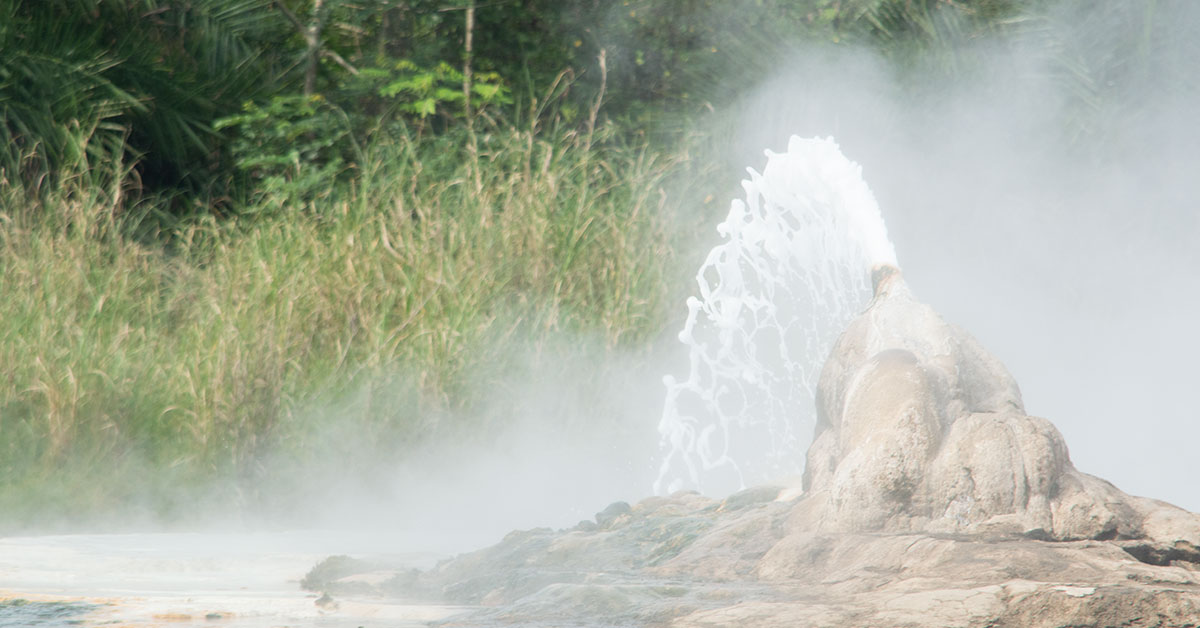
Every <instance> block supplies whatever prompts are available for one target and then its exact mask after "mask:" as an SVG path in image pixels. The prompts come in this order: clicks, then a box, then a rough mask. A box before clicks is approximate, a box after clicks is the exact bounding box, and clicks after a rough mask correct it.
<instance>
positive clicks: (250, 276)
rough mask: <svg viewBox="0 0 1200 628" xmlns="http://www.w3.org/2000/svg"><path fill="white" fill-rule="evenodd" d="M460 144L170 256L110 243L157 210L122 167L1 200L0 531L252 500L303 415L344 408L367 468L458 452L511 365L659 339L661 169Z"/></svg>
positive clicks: (499, 133)
mask: <svg viewBox="0 0 1200 628" xmlns="http://www.w3.org/2000/svg"><path fill="white" fill-rule="evenodd" d="M460 139H461V138H455V137H453V136H443V137H440V138H434V139H428V138H427V139H425V140H422V141H420V142H418V141H416V140H414V139H413V138H412V137H410V136H407V135H405V134H403V133H398V134H393V135H391V136H390V139H387V140H379V141H376V142H375V143H373V144H371V145H368V146H365V147H364V148H363V150H364V151H365V153H366V155H365V156H366V159H365V160H364V163H365V164H367V166H365V167H364V168H363V169H362V171H360V172H358V173H356V176H355V177H353V181H352V183H351V184H350V185H349V186H346V187H342V188H338V189H336V190H333V191H331V193H330V194H328V195H327V196H326V197H324V198H323V199H322V200H318V201H315V202H313V203H312V204H311V205H309V206H308V207H307V208H305V209H296V208H292V207H288V206H287V204H286V203H281V202H278V201H272V200H271V199H270V198H269V197H268V198H267V199H266V200H264V201H263V202H262V204H261V206H259V207H254V208H251V209H252V210H254V211H256V212H257V213H256V214H254V215H255V218H254V219H253V220H241V221H238V220H232V221H212V220H210V221H196V222H192V223H190V224H187V225H179V226H177V227H175V228H174V229H173V232H172V233H170V234H167V235H168V236H169V237H168V238H165V241H166V242H167V244H162V243H161V241H160V240H156V239H154V238H146V237H143V238H134V237H130V235H129V234H131V233H135V232H137V231H138V226H139V223H138V221H137V220H136V218H135V217H136V216H144V215H149V214H153V213H155V212H156V211H157V210H158V209H159V206H158V201H156V200H155V199H141V200H138V199H131V198H130V197H129V194H128V191H127V190H125V189H123V188H122V182H126V181H128V180H129V177H128V174H129V171H128V170H127V169H125V166H124V165H123V164H121V163H119V162H116V161H112V162H110V163H99V164H87V163H84V162H82V161H81V162H80V164H78V167H77V168H76V171H75V172H74V173H72V174H70V176H65V177H62V178H61V179H62V180H61V182H60V183H56V184H54V187H53V189H41V190H35V189H30V188H29V187H28V186H27V185H26V187H22V185H21V184H18V183H15V182H8V181H0V202H2V203H3V207H2V208H0V520H3V521H4V522H5V523H7V524H8V525H13V524H17V523H28V522H31V521H35V520H37V519H38V518H40V517H46V516H52V515H53V516H67V517H72V516H79V517H83V516H90V515H93V514H96V513H120V512H122V511H123V509H127V508H130V507H132V506H133V505H135V504H136V505H138V506H139V507H142V508H149V509H151V510H161V511H171V510H173V509H182V508H186V507H187V506H186V504H184V503H182V501H181V499H180V498H179V497H177V496H179V495H183V494H186V491H182V492H181V491H180V489H181V488H194V489H196V490H201V489H205V487H211V486H213V485H223V484H228V485H229V486H233V487H235V488H234V489H233V490H232V494H236V495H241V496H242V497H241V498H240V499H243V500H253V499H254V496H253V495H252V494H250V496H249V497H247V496H246V495H247V492H246V490H244V489H245V487H252V486H253V485H254V481H255V479H256V478H258V477H259V476H261V475H262V474H263V473H267V472H268V471H267V470H264V469H263V466H264V464H266V463H264V460H266V459H267V458H268V456H270V455H279V452H284V453H285V454H286V455H287V456H288V457H290V458H293V459H295V460H300V461H303V460H304V459H305V457H306V456H313V455H316V454H315V452H317V451H318V450H319V449H320V447H321V444H320V443H319V442H317V441H318V440H319V439H320V438H322V431H321V429H320V426H319V425H317V424H316V423H319V418H314V413H313V412H311V411H309V410H310V409H311V408H313V407H319V406H322V405H327V404H335V403H338V402H339V400H344V399H347V398H350V397H353V398H354V399H356V400H357V401H356V402H355V403H353V404H347V408H348V409H346V410H345V412H348V413H350V414H352V415H353V416H351V417H350V418H349V420H350V421H351V423H352V425H353V426H354V429H355V430H357V431H358V432H360V433H359V437H360V438H361V440H362V442H372V443H376V445H377V446H378V447H381V448H390V449H394V450H395V451H398V452H402V451H403V450H404V448H405V447H408V446H411V445H413V444H416V443H420V442H422V441H424V440H428V439H430V438H438V437H443V436H445V435H446V434H454V435H456V436H462V435H468V434H475V435H476V436H477V437H481V435H484V434H486V433H487V432H488V430H490V429H495V428H497V427H500V426H486V425H468V424H453V423H454V421H453V420H451V419H449V418H448V417H460V416H471V413H467V412H460V411H461V410H463V409H466V408H469V407H470V406H471V405H472V404H477V403H481V399H482V397H481V395H480V393H479V391H480V390H486V388H487V386H488V382H489V381H491V380H496V381H498V380H499V378H500V377H501V375H502V374H503V373H505V372H506V371H507V370H509V369H511V368H514V364H513V362H514V360H516V359H517V358H516V357H515V356H517V355H519V354H525V353H528V352H529V351H532V352H534V353H536V352H538V351H539V350H542V349H545V348H546V347H550V346H554V345H556V344H558V343H560V342H561V341H562V339H563V338H572V337H580V338H582V337H587V338H589V339H591V340H595V341H596V342H598V343H599V344H600V345H601V346H603V347H607V348H608V349H610V350H616V349H627V348H631V347H638V346H641V345H643V344H644V343H645V341H646V340H648V339H649V338H652V337H653V336H655V335H656V334H658V333H659V332H660V331H661V329H662V327H663V325H664V324H665V322H666V319H667V316H668V309H667V305H668V304H667V295H668V294H670V293H671V291H672V290H671V289H670V287H669V286H668V282H669V281H670V277H669V275H668V271H667V269H668V268H669V263H670V260H671V259H672V257H673V255H674V248H673V246H672V241H671V238H670V237H669V235H668V230H667V228H666V224H667V223H666V220H667V216H668V215H669V214H670V212H671V205H672V202H673V200H672V196H671V195H670V194H668V191H667V190H668V186H667V179H668V177H669V176H670V175H671V173H672V172H673V171H675V169H677V167H678V165H679V164H678V163H677V161H675V160H673V159H672V158H670V157H668V156H665V155H664V154H663V153H661V152H656V151H653V150H650V149H649V148H648V147H646V146H644V145H621V144H619V143H616V142H612V141H607V142H598V143H597V144H596V145H593V141H592V139H591V138H583V137H580V136H577V135H575V134H573V133H571V132H568V131H550V132H541V133H538V132H534V131H523V130H516V129H511V128H508V129H495V130H493V131H492V132H490V133H481V134H480V135H479V138H478V150H479V159H478V160H474V159H471V158H469V155H468V153H467V151H466V149H465V148H464V147H465V142H462V141H459V140H460ZM97 173H99V174H97ZM141 224H143V225H144V224H147V223H141ZM518 346H519V347H522V349H521V351H516V350H515V347H518ZM458 422H459V423H462V421H461V420H459V421H458ZM448 423H449V424H448ZM0 525H3V524H0Z"/></svg>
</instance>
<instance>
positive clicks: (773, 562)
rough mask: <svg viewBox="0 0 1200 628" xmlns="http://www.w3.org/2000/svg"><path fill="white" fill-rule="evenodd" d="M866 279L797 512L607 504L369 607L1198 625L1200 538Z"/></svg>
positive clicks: (557, 614) (776, 496)
mask: <svg viewBox="0 0 1200 628" xmlns="http://www.w3.org/2000/svg"><path fill="white" fill-rule="evenodd" d="M874 279H875V285H876V289H875V297H874V300H873V301H872V302H871V304H870V306H869V307H868V308H867V309H866V311H865V312H863V313H862V314H861V315H860V316H859V317H858V318H857V319H856V320H854V321H853V322H852V323H851V324H850V325H849V327H848V328H847V329H846V331H845V333H844V334H843V335H842V336H841V337H840V338H839V340H838V341H837V343H836V346H835V348H834V350H833V352H832V355H831V356H830V357H829V359H828V361H827V363H826V365H825V368H824V371H823V373H822V377H821V381H820V390H819V399H818V425H817V428H816V434H815V438H814V440H813V443H812V446H811V448H810V449H809V452H808V458H807V461H806V470H805V473H804V477H803V487H802V489H803V490H802V491H797V490H795V488H780V487H757V488H753V489H749V490H747V491H743V492H741V493H737V494H735V495H732V496H730V497H728V498H726V499H724V500H721V501H718V500H713V499H709V498H706V497H703V496H701V495H698V494H695V493H687V492H683V493H678V494H675V495H672V496H670V497H653V498H650V499H647V500H644V501H642V502H640V503H638V504H635V505H633V506H629V505H628V504H623V503H618V504H614V505H613V506H610V507H609V508H607V509H605V510H604V511H602V512H601V513H600V514H599V515H597V520H596V522H590V521H589V522H583V523H581V524H580V525H579V526H577V527H575V528H573V529H570V530H560V531H552V530H548V529H542V530H531V531H526V532H514V533H512V534H510V535H509V536H508V537H506V538H505V539H504V540H503V541H502V542H501V543H499V544H497V545H496V546H494V547H491V548H487V549H484V550H480V551H478V552H474V553H471V554H466V555H464V556H460V557H457V558H454V559H451V560H448V561H445V562H443V563H442V564H440V565H439V566H438V567H436V568H435V569H432V570H429V571H427V572H423V573H422V572H412V571H403V570H397V571H394V572H392V573H390V576H389V578H384V580H386V582H385V584H382V585H380V586H378V587H376V588H375V590H374V593H375V594H380V595H388V596H393V597H400V598H405V599H408V600H423V601H437V602H440V603H454V604H464V605H469V606H470V608H471V609H472V610H470V612H467V613H466V614H464V615H461V616H459V617H457V618H455V619H453V620H451V621H450V622H449V623H451V624H456V625H498V624H500V625H504V624H513V625H518V624H528V623H541V624H546V625H550V624H555V625H562V624H574V625H587V626H602V625H670V626H675V627H677V628H684V627H693V626H694V627H701V626H734V625H736V626H831V627H832V626H859V625H863V626H865V625H871V626H897V627H899V626H964V627H976V626H978V627H984V626H987V627H1013V628H1016V627H1025V626H1036V627H1047V628H1049V627H1052V626H1171V627H1193V628H1194V627H1196V626H1200V547H1198V546H1200V517H1197V516H1196V515H1194V514H1192V513H1189V512H1187V511H1184V510H1181V509H1179V508H1176V507H1174V506H1171V505H1169V504H1165V503H1162V502H1158V501H1154V500H1149V499H1144V498H1137V497H1131V496H1129V495H1126V494H1125V493H1122V492H1121V491H1119V490H1117V489H1116V488H1115V487H1114V486H1112V485H1111V484H1109V483H1108V482H1105V481H1103V480H1101V479H1099V478H1095V477H1092V476H1090V475H1087V474H1084V473H1080V472H1079V471H1077V470H1076V469H1075V468H1074V466H1073V465H1072V464H1071V461H1070V458H1069V456H1068V454H1067V448H1066V445H1065V444H1064V443H1063V439H1062V436H1061V435H1060V434H1059V432H1058V430H1057V429H1055V428H1054V426H1053V425H1052V424H1050V422H1049V421H1046V420H1045V419H1039V418H1035V417H1031V416H1028V415H1026V414H1025V411H1024V407H1023V404H1022V402H1021V394H1020V391H1019V390H1018V388H1017V384H1016V382H1015V381H1014V380H1013V378H1012V376H1011V375H1009V373H1008V372H1007V370H1006V369H1005V368H1004V366H1003V365H1002V364H1000V362H999V361H998V360H996V358H994V357H993V356H991V355H990V354H989V353H988V352H987V351H986V350H984V349H983V348H982V347H981V346H980V345H979V344H978V343H977V342H976V341H975V340H974V339H973V338H971V336H969V335H968V334H967V333H965V332H964V331H962V330H960V329H958V328H956V327H954V326H952V325H949V324H947V323H946V322H945V321H943V320H942V318H941V317H940V316H939V315H938V314H937V313H936V312H934V311H933V309H931V308H930V307H929V306H927V305H924V304H922V303H920V302H918V301H917V300H916V299H914V298H913V296H912V294H911V293H910V292H909V289H908V287H907V286H906V285H905V283H904V281H903V278H902V277H901V276H900V273H899V271H898V270H896V269H895V268H892V267H881V268H879V269H877V271H876V273H875V277H874ZM314 573H316V572H314ZM384 575H389V574H387V573H385V574H384ZM306 581H308V582H309V584H310V586H311V587H312V588H313V589H315V590H319V591H323V592H326V593H333V594H334V595H339V594H345V593H348V592H352V591H360V592H361V586H362V582H363V581H364V580H363V578H361V577H358V578H354V579H353V580H349V581H343V580H324V581H322V580H321V579H320V578H317V577H314V578H313V579H310V580H306ZM371 581H374V582H379V581H381V580H380V579H379V578H375V579H373V580H371ZM350 585H353V586H350ZM354 587H359V588H357V589H356V588H354Z"/></svg>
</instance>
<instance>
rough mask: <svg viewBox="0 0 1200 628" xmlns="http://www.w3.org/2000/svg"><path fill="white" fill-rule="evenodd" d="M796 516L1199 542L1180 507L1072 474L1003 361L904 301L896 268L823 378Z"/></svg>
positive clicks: (881, 280) (1058, 438)
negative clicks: (800, 507)
mask: <svg viewBox="0 0 1200 628" xmlns="http://www.w3.org/2000/svg"><path fill="white" fill-rule="evenodd" d="M817 417H818V418H817V428H816V434H815V437H814V441H813V444H812V446H811V448H810V449H809V452H808V459H807V461H806V469H805V474H804V491H805V497H804V501H805V502H807V503H806V504H805V507H804V509H803V516H804V517H805V518H807V523H809V524H810V525H811V526H813V527H815V529H817V530H821V531H843V532H861V531H886V532H901V531H903V532H917V531H922V532H933V533H957V534H974V533H1015V534H1024V535H1026V536H1029V537H1032V538H1047V539H1054V540H1060V541H1061V540H1075V539H1096V540H1109V539H1142V538H1150V539H1155V540H1160V541H1170V542H1175V541H1183V542H1185V543H1189V544H1191V545H1192V546H1200V525H1198V524H1197V522H1196V520H1195V518H1194V517H1193V516H1192V515H1191V514H1190V513H1187V512H1186V511H1183V510H1180V509H1177V508H1174V507H1171V506H1168V505H1165V504H1162V503H1160V502H1154V501H1150V500H1145V499H1139V498H1134V497H1131V496H1129V495H1126V494H1124V493H1122V492H1121V491H1119V490H1117V489H1116V488H1115V487H1113V485H1111V484H1109V483H1108V482H1105V481H1103V480H1101V479H1099V478H1096V477H1093V476H1090V475H1087V474H1085V473H1080V472H1079V471H1077V470H1076V469H1075V468H1074V466H1073V465H1072V464H1071V461H1070V458H1069V457H1068V455H1067V446H1066V444H1065V443H1064V442H1063V438H1062V435H1061V434H1059V432H1058V430H1057V429H1055V427H1054V426H1053V425H1052V424H1051V423H1050V422H1049V421H1047V420H1045V419H1040V418H1036V417H1031V416H1028V415H1026V414H1025V410H1024V406H1023V404H1022V402H1021V393H1020V390H1019V389H1018V388H1017V383H1016V382H1015V381H1014V380H1013V378H1012V376H1011V375H1009V373H1008V371H1007V370H1006V369H1005V368H1004V365H1003V364H1001V363H1000V361H999V360H997V359H996V358H995V357H993V356H992V355H991V354H990V353H988V352H987V351H986V350H985V349H984V348H983V347H982V346H980V345H979V343H978V342H976V341H975V339H974V338H972V337H971V336H970V335H969V334H967V333H966V332H965V331H963V330H961V329H959V328H957V327H954V326H952V325H949V324H947V323H946V322H945V321H943V320H942V318H941V317H940V316H939V315H938V314H937V312H935V311H934V310H933V308H931V307H929V306H928V305H925V304H923V303H921V302H919V301H917V300H916V299H915V298H913V296H912V293H911V292H910V291H909V289H908V286H907V285H906V284H905V283H904V280H903V278H902V277H901V275H900V272H899V271H898V270H896V269H895V268H890V267H884V268H880V269H877V270H876V272H875V298H874V300H873V301H872V303H871V305H870V306H869V307H868V308H867V310H866V312H864V313H863V314H862V315H860V316H859V317H858V318H857V319H855V320H854V321H853V322H852V323H851V324H850V326H849V327H848V328H847V329H846V331H845V333H843V334H842V336H841V337H840V338H839V339H838V341H837V344H836V345H835V347H834V350H833V352H832V354H831V356H830V358H829V359H828V361H827V362H826V364H825V368H824V370H823V371H822V374H821V382H820V388H819V399H818V404H817Z"/></svg>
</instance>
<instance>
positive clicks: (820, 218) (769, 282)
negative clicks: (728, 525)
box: [654, 136, 898, 494]
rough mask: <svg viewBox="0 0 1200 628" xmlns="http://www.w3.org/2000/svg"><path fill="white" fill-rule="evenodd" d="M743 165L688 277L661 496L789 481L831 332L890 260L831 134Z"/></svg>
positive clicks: (858, 179) (865, 196) (796, 469)
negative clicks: (695, 290) (693, 290)
mask: <svg viewBox="0 0 1200 628" xmlns="http://www.w3.org/2000/svg"><path fill="white" fill-rule="evenodd" d="M766 155H767V164H766V167H765V168H764V169H763V171H762V173H761V174H760V173H758V172H756V171H755V170H753V169H748V172H749V174H750V178H749V179H747V180H744V181H742V187H743V189H744V190H745V192H746V199H745V201H742V200H734V201H733V203H732V205H731V207H730V210H729V215H728V216H727V217H726V218H725V220H724V222H722V223H721V224H720V225H718V227H717V232H718V233H719V234H720V235H721V238H722V240H723V242H722V243H721V244H719V245H717V246H716V247H715V248H713V249H712V251H710V252H709V254H708V257H707V258H706V259H705V261H704V264H703V265H701V267H700V270H699V272H698V273H697V274H696V282H697V284H698V287H699V290H700V294H699V297H691V298H689V299H688V301H687V307H688V318H687V322H686V323H685V325H684V328H683V330H682V331H681V332H679V340H680V341H681V342H683V343H684V344H685V345H687V347H688V351H689V369H688V374H687V377H686V378H685V379H683V380H677V379H676V378H674V377H672V376H667V377H665V378H664V379H663V381H664V383H665V384H666V388H667V395H666V401H665V403H664V408H663V416H662V420H661V422H660V423H659V433H660V435H661V437H662V450H663V458H662V462H661V466H660V468H659V475H658V479H657V480H656V481H655V484H654V491H655V492H656V493H659V494H662V493H671V492H675V491H677V490H680V489H685V488H689V489H696V490H700V491H702V492H706V493H716V494H720V493H725V492H730V491H734V490H739V489H741V488H745V487H746V486H747V485H748V484H757V483H763V482H769V481H778V480H780V479H783V478H787V477H790V476H795V475H798V474H799V473H800V472H801V470H802V469H803V468H804V451H805V449H806V447H807V445H808V440H809V438H810V435H811V433H812V428H813V426H814V425H815V399H816V388H817V380H818V378H819V376H820V372H821V367H822V364H823V363H824V361H825V358H826V357H827V356H828V354H829V351H830V349H831V348H832V346H833V343H834V341H835V340H836V339H837V335H838V334H839V333H840V332H841V330H842V329H843V328H844V327H845V325H846V324H847V323H849V321H850V320H851V319H852V318H854V316H855V315H857V314H858V313H859V312H860V311H861V310H862V309H863V307H864V306H865V305H866V304H867V302H868V301H869V299H870V296H871V293H872V283H873V281H872V280H873V279H874V280H875V281H876V282H877V281H878V280H879V279H880V278H882V277H885V276H887V275H888V274H889V273H890V272H891V271H892V270H894V269H896V268H897V267H898V264H897V262H896V253H895V250H894V248H893V246H892V243H891V241H890V240H888V237H887V229H886V227H885V226H884V223H883V218H882V217H881V216H880V213H879V206H878V204H877V203H876V202H875V197H874V195H873V194H872V193H871V190H870V189H869V188H868V187H867V185H866V183H865V182H864V181H863V179H862V168H861V167H860V166H859V165H858V164H856V163H854V162H852V161H850V160H849V159H847V158H846V157H845V156H844V155H842V153H841V150H840V149H839V148H838V145H837V143H836V142H835V141H834V140H833V138H825V139H803V138H799V137H795V136H793V137H792V138H791V139H790V140H789V142H788V149H787V152H784V153H773V152H771V151H767V153H766Z"/></svg>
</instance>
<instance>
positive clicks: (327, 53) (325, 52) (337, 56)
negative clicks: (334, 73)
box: [321, 50, 358, 76]
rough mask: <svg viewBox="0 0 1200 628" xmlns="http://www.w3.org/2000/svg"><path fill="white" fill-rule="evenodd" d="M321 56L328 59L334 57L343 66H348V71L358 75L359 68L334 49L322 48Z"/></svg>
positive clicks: (334, 60)
mask: <svg viewBox="0 0 1200 628" xmlns="http://www.w3.org/2000/svg"><path fill="white" fill-rule="evenodd" d="M321 56H322V57H326V58H328V59H332V60H333V62H334V63H336V64H338V65H340V66H342V67H343V68H346V71H347V72H349V73H351V74H353V75H354V76H358V68H356V67H354V66H352V65H350V62H349V61H346V60H345V59H343V58H342V55H340V54H338V53H336V52H334V51H332V50H322V51H321Z"/></svg>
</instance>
